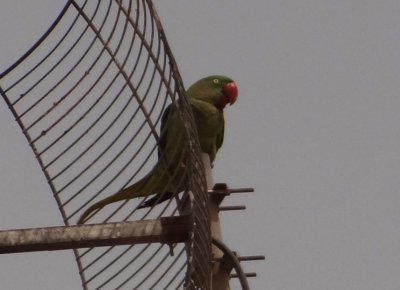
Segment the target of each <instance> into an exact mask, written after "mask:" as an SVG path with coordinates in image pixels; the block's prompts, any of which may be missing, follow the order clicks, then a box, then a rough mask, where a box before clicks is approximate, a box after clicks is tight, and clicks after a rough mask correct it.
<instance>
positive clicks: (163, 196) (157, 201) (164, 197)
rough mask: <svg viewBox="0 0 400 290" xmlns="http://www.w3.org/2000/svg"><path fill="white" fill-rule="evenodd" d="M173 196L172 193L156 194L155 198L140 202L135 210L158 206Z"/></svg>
mask: <svg viewBox="0 0 400 290" xmlns="http://www.w3.org/2000/svg"><path fill="white" fill-rule="evenodd" d="M173 196H174V193H173V192H164V193H160V194H157V195H156V196H153V197H152V198H150V199H147V200H146V201H144V202H142V203H141V204H140V205H139V206H138V207H137V208H146V207H152V206H155V205H157V204H160V203H162V202H164V201H167V200H169V199H171V198H172V197H173Z"/></svg>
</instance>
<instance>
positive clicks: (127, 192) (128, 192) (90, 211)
mask: <svg viewBox="0 0 400 290" xmlns="http://www.w3.org/2000/svg"><path fill="white" fill-rule="evenodd" d="M147 180H148V176H146V177H144V178H142V179H141V180H139V181H138V182H136V183H135V184H132V185H131V186H129V187H127V188H125V189H123V190H121V191H119V192H117V193H115V194H113V195H111V196H109V197H106V198H104V199H102V200H100V201H98V202H96V203H95V204H93V205H91V206H90V207H89V208H87V209H86V210H85V211H84V213H83V214H82V215H81V217H80V218H79V220H78V223H77V224H78V225H81V224H84V223H86V221H87V220H89V219H90V218H91V217H93V216H94V215H95V214H96V213H97V212H98V211H99V210H101V209H102V208H103V207H105V206H106V205H108V204H110V203H114V202H117V201H121V200H125V199H131V198H135V197H139V196H142V194H141V193H140V188H141V187H142V186H143V184H145V183H146V181H147Z"/></svg>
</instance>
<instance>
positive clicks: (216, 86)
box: [78, 75, 238, 224]
mask: <svg viewBox="0 0 400 290" xmlns="http://www.w3.org/2000/svg"><path fill="white" fill-rule="evenodd" d="M186 95H187V97H188V102H189V104H190V107H191V110H192V113H193V117H194V121H195V124H196V128H197V133H198V139H199V142H200V148H201V151H202V152H204V153H207V154H208V155H209V156H210V161H211V162H213V161H214V159H215V156H216V153H217V151H218V149H219V148H220V147H221V145H222V143H223V139H224V126H225V121H224V116H223V109H224V108H225V106H226V105H227V104H230V105H232V104H233V103H234V102H235V101H236V99H237V96H238V89H237V86H236V84H235V82H234V81H233V80H232V79H230V78H228V77H226V76H221V75H213V76H209V77H206V78H203V79H201V80H199V81H197V82H196V83H194V84H193V85H192V86H190V87H189V89H188V90H187V92H186ZM176 106H177V104H175V103H172V104H171V105H169V106H168V107H167V108H166V109H165V111H164V114H163V116H162V120H161V137H160V140H159V142H158V143H159V160H158V162H157V164H156V165H155V166H154V167H153V169H152V170H151V171H150V172H149V173H148V174H147V175H146V176H144V177H143V178H142V179H140V180H139V181H137V182H136V183H134V184H133V185H131V186H129V187H127V188H125V189H123V190H121V191H119V192H117V193H115V194H113V195H111V196H109V197H107V198H105V199H103V200H100V201H99V202H97V203H95V204H93V205H92V206H90V207H89V208H88V209H87V210H86V211H85V212H84V213H83V214H82V216H81V217H80V219H79V221H78V224H82V223H85V222H86V221H87V220H88V219H89V218H90V217H91V216H93V215H94V214H95V213H96V212H97V211H98V210H100V209H101V208H103V207H104V206H106V205H107V204H110V203H113V202H117V201H121V200H126V199H131V198H136V197H143V196H149V195H152V194H157V195H156V196H155V197H153V198H151V199H150V200H148V201H146V202H144V203H143V204H142V205H140V206H139V208H143V207H147V206H152V205H154V204H157V203H159V202H162V201H164V200H166V199H168V198H171V197H172V196H173V195H174V194H177V193H179V192H181V191H183V190H185V189H186V188H187V175H186V174H187V172H186V170H185V160H184V157H185V155H186V150H187V137H186V135H185V130H184V124H183V122H182V120H181V118H180V117H179V112H178V110H177V109H176Z"/></svg>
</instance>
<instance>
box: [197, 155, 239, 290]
mask: <svg viewBox="0 0 400 290" xmlns="http://www.w3.org/2000/svg"><path fill="white" fill-rule="evenodd" d="M202 160H203V164H204V168H205V173H206V181H207V189H209V190H210V189H212V188H213V186H214V181H213V177H212V173H211V163H210V157H209V155H208V154H206V153H202ZM221 201H222V198H220V197H216V196H213V195H211V196H210V198H209V204H208V207H209V211H210V220H211V236H212V237H213V238H214V239H217V240H219V241H222V229H221V223H220V220H219V205H220V203H221ZM211 251H212V258H213V260H214V261H215V262H214V263H213V268H212V277H211V279H212V283H211V285H212V289H213V290H230V289H231V288H230V286H229V278H230V272H231V269H232V268H231V266H230V265H226V264H225V263H224V259H223V256H224V254H223V252H222V251H221V250H220V249H218V248H217V247H216V246H214V245H213V246H212V248H211Z"/></svg>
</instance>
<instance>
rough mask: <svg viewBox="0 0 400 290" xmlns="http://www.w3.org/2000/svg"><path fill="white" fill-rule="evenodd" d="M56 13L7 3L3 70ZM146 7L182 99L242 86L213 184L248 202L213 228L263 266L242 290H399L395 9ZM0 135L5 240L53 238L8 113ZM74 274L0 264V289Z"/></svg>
mask: <svg viewBox="0 0 400 290" xmlns="http://www.w3.org/2000/svg"><path fill="white" fill-rule="evenodd" d="M64 2H65V1H54V0H35V1H27V0H25V1H22V0H18V1H13V0H3V1H2V3H1V9H0V19H1V24H2V25H0V35H1V37H2V41H1V42H0V48H1V52H2V55H1V57H0V70H1V71H3V70H4V69H6V68H7V67H8V66H9V65H11V64H12V63H13V62H14V61H15V60H16V59H17V58H18V57H19V56H20V55H21V54H22V53H24V52H25V51H26V50H27V49H28V48H29V47H30V45H31V44H32V43H33V42H34V41H35V40H36V39H37V38H38V37H39V36H40V35H41V34H42V33H43V31H45V29H47V27H48V26H49V25H50V23H52V21H53V20H54V18H55V17H56V15H57V14H58V12H59V11H60V9H61V8H62V6H63V5H64ZM33 3H34V4H33ZM155 4H156V6H157V7H158V8H159V14H160V17H161V19H162V22H163V25H164V28H165V30H166V34H167V38H168V41H169V43H170V45H171V47H172V50H173V53H174V55H175V58H176V60H177V62H178V64H179V68H180V72H181V75H182V76H183V79H184V82H185V84H186V85H189V84H190V83H191V82H193V81H194V80H197V79H198V78H200V77H203V76H206V75H209V74H214V73H222V74H226V75H229V76H231V77H232V78H234V79H235V80H236V82H237V84H238V86H239V89H240V96H239V100H238V102H237V103H236V104H235V105H234V106H232V107H229V108H228V109H227V110H226V136H225V144H224V146H223V148H222V150H221V151H220V152H219V155H218V157H217V160H216V162H215V168H214V180H215V181H216V182H227V183H228V184H229V185H230V186H231V187H255V189H256V192H255V193H254V194H246V195H234V196H232V197H230V198H227V199H226V200H225V204H232V205H236V204H244V205H246V206H247V210H246V211H242V212H226V213H222V221H223V231H224V239H225V242H226V243H227V244H228V245H229V246H231V248H232V249H234V250H236V251H237V252H239V253H240V254H242V255H257V254H264V255H265V256H266V257H267V260H266V261H262V262H245V263H244V267H245V270H246V271H248V272H257V273H258V277H257V278H252V279H250V285H251V287H252V289H271V290H319V289H327V290H337V289H342V290H358V289H363V290H376V289H385V290H397V289H399V287H400V275H399V273H398V271H399V269H400V210H399V207H400V197H399V188H400V178H399V176H398V175H399V172H400V152H399V151H400V130H399V126H398V124H400V114H399V111H400V93H399V91H400V90H399V87H400V82H399V76H400V18H399V15H400V2H399V1H396V0H393V1H389V0H381V1H371V0H362V1H361V0H346V1H342V0H338V1H327V0H325V1H321V0H320V1H317V0H279V1H278V0H274V1H265V0H255V1H242V0H241V1H239V0H218V1H217V0H203V1H187V0H186V1H183V0H169V1H156V3H155ZM0 120H1V124H2V125H1V126H0V134H1V138H0V145H1V152H0V164H2V166H1V167H0V182H1V184H2V189H1V197H0V228H1V229H10V228H23V227H32V226H48V225H55V224H60V223H61V218H60V215H59V213H58V211H57V208H56V205H55V202H54V201H53V198H52V197H51V195H50V194H49V190H48V187H47V184H46V182H45V180H44V178H43V176H41V174H42V173H41V172H40V170H39V169H38V166H37V164H36V160H35V159H34V157H33V154H32V152H31V151H30V148H29V147H28V145H27V142H26V140H25V139H24V137H23V135H22V134H21V132H20V130H19V128H18V126H17V124H16V123H15V122H14V120H13V118H12V115H11V113H10V112H9V111H8V108H7V106H6V104H5V103H3V106H0ZM28 190H29V194H28V192H27V191H28ZM32 193H35V194H32ZM67 265H68V267H67ZM73 266H74V261H73V256H72V253H69V252H62V253H38V254H16V255H3V256H1V257H0V281H1V284H2V289H17V290H19V289H35V290H36V289H38V290H39V289H61V290H64V289H79V287H80V281H79V277H78V275H77V273H76V269H74V267H73ZM235 285H236V284H235ZM235 287H236V286H235Z"/></svg>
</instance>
